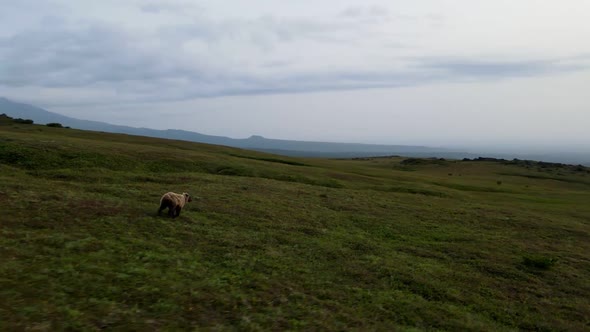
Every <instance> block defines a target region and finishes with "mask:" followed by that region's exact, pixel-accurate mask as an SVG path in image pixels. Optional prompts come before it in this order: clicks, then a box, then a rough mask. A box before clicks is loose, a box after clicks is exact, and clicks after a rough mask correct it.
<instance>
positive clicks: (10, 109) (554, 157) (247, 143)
mask: <svg viewBox="0 0 590 332" xmlns="http://www.w3.org/2000/svg"><path fill="white" fill-rule="evenodd" d="M2 113H6V114H7V115H9V116H11V117H14V118H23V119H32V120H33V121H35V123H39V124H46V123H50V122H57V123H61V124H62V125H64V126H69V127H72V128H77V129H84V130H94V131H103V132H110V133H120V134H129V135H139V136H148V137H157V138H167V139H177V140H184V141H190V142H199V143H207V144H215V145H224V146H230V147H236V148H241V149H248V150H256V151H262V152H268V153H274V154H279V155H285V156H292V157H325V158H354V157H373V156H394V155H400V156H408V157H436V158H453V159H462V158H478V157H481V156H482V155H485V156H486V157H493V158H505V159H513V158H520V159H529V160H538V161H547V162H558V163H568V164H583V165H590V156H589V155H588V154H585V153H569V152H560V151H558V152H547V153H543V154H518V153H479V152H477V153H474V152H465V151H454V150H451V149H444V148H432V147H425V146H411V145H380V144H359V143H331V142H310V141H291V140H280V139H269V138H264V137H262V136H256V135H253V136H250V137H249V138H245V139H235V138H230V137H224V136H213V135H204V134H200V133H197V132H192V131H186V130H177V129H167V130H157V129H150V128H136V127H129V126H120V125H113V124H109V123H105V122H99V121H88V120H80V119H75V118H71V117H68V116H64V115H61V114H58V113H54V112H50V111H47V110H45V109H42V108H39V107H35V106H32V105H28V104H23V103H19V102H14V101H11V100H9V99H6V98H2V97H0V114H2Z"/></svg>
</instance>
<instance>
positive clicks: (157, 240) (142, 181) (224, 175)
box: [0, 119, 590, 331]
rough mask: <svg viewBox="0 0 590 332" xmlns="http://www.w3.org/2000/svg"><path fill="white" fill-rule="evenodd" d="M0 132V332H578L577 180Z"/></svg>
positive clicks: (587, 308) (543, 173) (93, 135)
mask: <svg viewBox="0 0 590 332" xmlns="http://www.w3.org/2000/svg"><path fill="white" fill-rule="evenodd" d="M0 120H1V119H0ZM2 121H3V122H0V232H1V234H0V261H1V262H2V264H0V330H6V331H12V330H24V329H33V330H67V329H71V330H100V329H119V330H175V329H176V330H178V329H183V330H186V329H211V330H235V329H239V330H327V331H330V330H349V329H353V330H408V331H420V330H433V329H436V330H454V331H457V330H482V331H483V330H500V331H503V330H506V331H509V330H539V331H556V330H557V331H559V330H570V331H582V330H588V329H589V328H590V283H588V280H590V255H589V254H588V253H590V242H589V241H588V239H589V238H590V205H589V204H588V202H590V171H589V170H588V168H584V167H580V166H565V165H557V164H548V163H536V162H524V161H523V162H502V161H498V160H471V161H456V160H441V159H413V158H404V157H383V158H359V159H342V160H330V159H312V158H308V159H305V158H289V157H279V156H276V155H271V154H265V153H261V152H253V151H247V150H240V149H236V148H229V147H223V146H217V145H207V144H199V143H192V142H186V141H174V140H165V139H158V138H148V137H140V136H130V135H123V134H107V133H99V132H90V131H81V130H75V129H65V128H50V127H46V126H41V125H26V124H14V123H12V122H10V121H8V120H2ZM167 191H175V192H183V191H187V192H189V193H191V194H192V195H194V196H198V197H199V199H195V200H194V201H193V202H191V203H189V204H188V206H187V207H186V208H185V209H184V210H183V211H182V214H181V216H180V217H179V218H176V219H170V218H168V217H164V216H161V217H160V216H157V215H156V210H157V208H158V203H159V198H160V196H161V195H162V194H163V193H165V192H167Z"/></svg>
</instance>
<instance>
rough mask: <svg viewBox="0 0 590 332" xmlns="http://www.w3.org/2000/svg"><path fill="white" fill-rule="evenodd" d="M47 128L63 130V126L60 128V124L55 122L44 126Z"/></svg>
mask: <svg viewBox="0 0 590 332" xmlns="http://www.w3.org/2000/svg"><path fill="white" fill-rule="evenodd" d="M46 126H47V127H54V128H63V127H64V126H62V124H61V123H57V122H50V123H48V124H46Z"/></svg>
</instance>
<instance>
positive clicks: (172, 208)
mask: <svg viewBox="0 0 590 332" xmlns="http://www.w3.org/2000/svg"><path fill="white" fill-rule="evenodd" d="M192 201H193V199H192V198H191V195H189V194H188V193H182V194H177V193H173V192H168V193H165V194H164V195H162V198H160V209H158V214H161V213H162V210H164V209H166V208H168V215H169V216H170V217H172V218H176V217H178V216H179V215H180V210H182V208H183V207H184V205H185V204H186V203H188V202H192Z"/></svg>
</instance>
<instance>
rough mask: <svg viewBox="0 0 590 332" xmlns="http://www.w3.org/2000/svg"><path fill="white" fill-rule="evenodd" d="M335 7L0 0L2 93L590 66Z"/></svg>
mask: <svg viewBox="0 0 590 332" xmlns="http://www.w3.org/2000/svg"><path fill="white" fill-rule="evenodd" d="M336 4H337V2H334V3H333V5H332V6H330V7H329V8H317V13H318V14H316V11H314V10H313V9H314V8H313V7H309V8H310V10H309V14H308V15H304V14H297V8H292V9H293V11H294V12H295V13H296V14H295V15H292V14H291V15H285V14H284V12H283V10H286V9H285V8H278V9H277V8H272V7H269V8H265V7H261V10H260V11H259V12H255V13H247V9H246V8H244V15H241V16H240V15H235V14H234V15H226V14H225V13H223V11H222V9H220V8H221V7H220V6H221V5H219V6H218V7H215V5H212V4H205V3H199V4H198V5H195V4H194V2H192V1H149V2H144V1H141V2H140V1H137V2H126V3H125V4H120V3H119V2H115V1H104V2H101V3H100V4H94V5H92V6H94V7H93V8H86V7H87V6H90V5H89V4H86V5H84V4H80V3H79V2H74V1H65V0H63V1H54V2H44V3H43V4H42V5H41V8H39V5H38V3H37V2H31V1H23V2H19V3H17V4H15V3H13V2H12V1H0V5H2V7H3V8H7V10H6V11H4V13H3V14H0V20H2V22H4V23H0V28H2V30H3V31H4V32H3V33H2V34H0V64H2V66H1V67H0V92H2V91H4V93H5V94H6V93H7V94H9V95H13V96H17V97H19V96H20V97H23V96H25V95H31V94H32V93H33V92H36V93H34V94H35V95H36V96H37V97H36V98H38V99H40V100H41V101H42V102H43V104H44V105H45V106H68V105H69V106H72V105H98V104H109V103H113V104H121V103H142V102H158V101H177V100H187V99H191V98H202V97H221V96H228V95H252V94H262V95H264V94H275V93H302V92H314V91H330V90H347V89H351V90H354V89H367V88H380V87H399V86H419V85H423V84H430V83H433V82H462V81H466V80H497V79H505V78H512V77H523V76H525V77H528V76H535V75H548V74H555V73H559V72H569V71H576V70H580V69H584V68H587V66H588V62H589V61H588V59H589V57H587V56H584V54H586V53H584V52H583V51H585V50H580V49H572V50H571V51H570V52H569V54H562V55H555V54H550V53H547V54H542V53H539V54H535V55H532V54H526V52H514V50H511V49H498V51H495V52H483V53H480V52H477V50H474V49H470V48H468V47H466V48H465V47H464V48H460V47H457V48H454V46H453V43H454V41H453V39H454V38H465V40H468V39H469V38H472V36H471V35H469V33H467V32H465V31H462V32H461V33H456V32H453V29H454V26H453V24H456V23H457V22H455V21H453V20H454V19H455V18H453V17H445V16H444V13H438V14H437V13H432V12H428V11H427V10H424V8H419V7H418V8H414V7H411V8H406V9H404V8H403V7H401V9H398V8H396V7H392V6H391V5H389V6H388V4H389V3H388V2H384V3H382V4H378V3H377V4H374V5H368V6H365V5H361V6H359V5H350V6H345V7H338V6H337V5H336ZM226 5H227V4H226ZM285 7H288V5H285ZM235 9H236V12H238V13H239V11H238V10H239V9H240V8H235ZM265 9H266V10H267V11H268V12H266V10H265ZM287 9H288V8H287ZM319 13H321V15H320V14H319ZM324 13H329V14H324ZM19 18H22V19H20V20H19ZM17 22H21V23H17ZM443 32H444V33H445V34H446V35H444V34H443ZM437 38H446V39H448V40H449V43H448V44H441V43H440V40H439V39H437ZM481 38H485V36H481ZM490 43H491V44H494V43H496V44H503V43H504V41H502V40H500V41H494V40H490ZM441 45H442V46H441ZM576 52H577V53H576ZM478 53H479V54H478ZM519 53H521V54H519ZM66 96H68V97H66Z"/></svg>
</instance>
